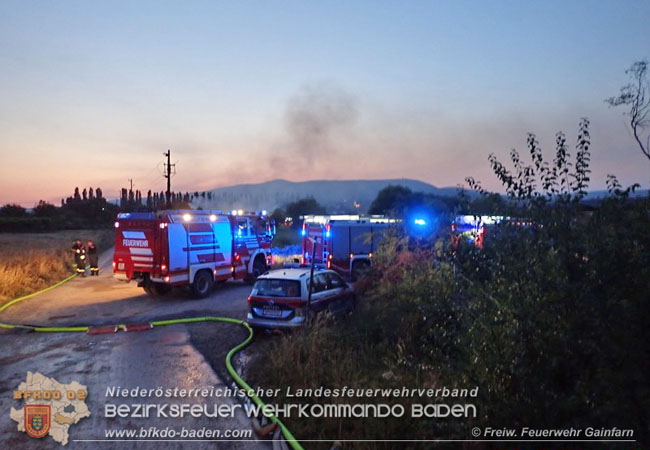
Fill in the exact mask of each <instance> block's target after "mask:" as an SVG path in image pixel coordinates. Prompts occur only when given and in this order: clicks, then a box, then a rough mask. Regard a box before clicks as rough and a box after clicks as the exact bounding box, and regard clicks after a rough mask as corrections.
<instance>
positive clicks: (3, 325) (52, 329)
mask: <svg viewBox="0 0 650 450" xmlns="http://www.w3.org/2000/svg"><path fill="white" fill-rule="evenodd" d="M76 276H77V274H74V275H70V276H69V277H67V278H65V279H63V280H61V281H59V282H58V283H56V284H54V285H52V286H49V287H47V288H45V289H42V290H40V291H37V292H34V293H32V294H29V295H25V296H23V297H18V298H16V299H13V300H11V301H10V302H8V303H5V304H4V305H2V306H0V313H1V312H2V311H4V310H5V309H7V308H9V307H10V306H12V305H15V304H16V303H18V302H22V301H23V300H27V299H30V298H32V297H36V296H37V295H39V294H42V293H44V292H47V291H51V290H52V289H55V288H57V287H59V286H61V285H62V284H64V283H67V282H68V281H70V280H72V279H73V278H75V277H76ZM195 322H225V323H232V324H235V325H241V326H243V327H245V328H246V329H247V330H248V337H247V338H246V340H244V341H243V342H241V343H240V344H237V345H236V346H235V347H233V348H231V349H230V351H229V352H228V354H227V355H226V369H227V370H228V373H229V374H230V376H231V377H232V378H233V379H234V380H235V382H236V383H237V384H238V385H239V387H241V388H242V389H244V390H245V391H246V394H247V395H248V397H249V398H250V399H251V400H252V401H253V402H254V403H255V404H256V405H257V406H259V407H260V408H264V407H265V406H266V405H265V403H264V402H263V401H262V399H261V398H259V397H258V396H257V395H256V394H255V391H254V390H253V388H251V387H250V385H249V384H248V383H246V381H244V380H243V379H242V377H240V376H239V374H238V373H237V371H236V370H235V369H234V368H233V366H232V357H233V356H235V354H236V353H238V352H239V351H241V350H242V349H243V348H244V347H246V346H247V345H248V344H250V343H251V341H252V340H253V329H252V328H251V327H250V325H248V324H247V323H246V322H244V321H242V320H238V319H232V318H230V317H216V316H205V317H186V318H179V319H170V320H157V321H153V322H151V323H150V325H151V327H160V326H165V325H176V324H184V323H195ZM0 328H18V329H27V330H32V331H35V332H40V333H59V332H71V333H79V332H88V330H90V329H91V327H90V326H83V327H37V326H31V325H21V324H12V323H3V322H0ZM117 329H121V330H127V325H125V324H120V325H117V326H116V330H117ZM267 417H268V418H269V420H271V422H273V423H275V424H277V425H278V426H279V427H280V429H281V430H282V435H283V436H284V439H285V440H286V441H287V443H288V444H289V445H290V446H291V448H293V449H294V450H304V449H303V447H302V445H300V443H299V442H298V441H297V440H296V438H295V437H294V436H293V434H291V431H289V429H288V428H287V427H286V426H285V425H284V424H283V423H282V422H281V421H280V419H278V418H277V417H276V416H275V415H274V414H269V415H267Z"/></svg>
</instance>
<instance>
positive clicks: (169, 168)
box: [163, 150, 176, 208]
mask: <svg viewBox="0 0 650 450" xmlns="http://www.w3.org/2000/svg"><path fill="white" fill-rule="evenodd" d="M163 155H165V156H166V157H167V163H166V164H165V178H167V192H165V197H167V208H171V206H172V202H171V197H172V169H174V173H176V171H175V168H176V164H172V161H171V157H172V152H171V150H167V151H166V152H165V153H163Z"/></svg>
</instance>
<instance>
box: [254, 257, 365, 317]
mask: <svg viewBox="0 0 650 450" xmlns="http://www.w3.org/2000/svg"><path fill="white" fill-rule="evenodd" d="M309 280H310V268H307V267H305V268H287V269H279V270H272V271H270V272H267V273H265V274H263V275H261V276H260V277H258V278H257V281H255V285H254V286H253V290H252V291H251V295H250V296H249V297H248V308H249V312H248V316H247V321H248V323H249V324H250V325H251V326H254V327H260V328H296V327H300V326H301V325H303V324H304V323H305V321H306V319H307V317H308V316H309V315H315V314H318V313H320V312H323V311H331V312H332V313H334V314H337V313H341V312H345V311H349V310H351V309H353V308H354V303H355V297H354V291H353V290H352V288H351V287H350V286H349V285H348V284H347V283H346V282H345V281H344V280H343V278H341V276H340V275H339V274H337V273H336V272H334V271H333V270H323V269H316V270H315V271H314V282H313V288H312V292H311V300H310V296H309V285H310V281H309Z"/></svg>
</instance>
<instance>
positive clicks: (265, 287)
mask: <svg viewBox="0 0 650 450" xmlns="http://www.w3.org/2000/svg"><path fill="white" fill-rule="evenodd" d="M251 295H259V296H262V297H300V281H295V280H274V279H269V278H265V279H262V280H257V281H256V282H255V285H254V286H253V291H252V292H251Z"/></svg>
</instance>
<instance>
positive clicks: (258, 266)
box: [246, 258, 266, 284]
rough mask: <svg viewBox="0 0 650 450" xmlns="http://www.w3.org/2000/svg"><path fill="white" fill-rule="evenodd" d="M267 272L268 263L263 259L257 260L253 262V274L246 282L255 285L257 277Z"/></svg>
mask: <svg viewBox="0 0 650 450" xmlns="http://www.w3.org/2000/svg"><path fill="white" fill-rule="evenodd" d="M264 272H266V262H265V261H264V260H263V259H262V258H256V259H255V261H254V262H253V273H251V274H249V276H248V277H247V278H246V281H247V282H248V283H249V284H253V283H254V282H255V280H257V277H259V276H260V275H262V274H263V273H264Z"/></svg>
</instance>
